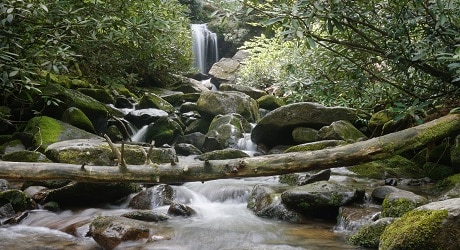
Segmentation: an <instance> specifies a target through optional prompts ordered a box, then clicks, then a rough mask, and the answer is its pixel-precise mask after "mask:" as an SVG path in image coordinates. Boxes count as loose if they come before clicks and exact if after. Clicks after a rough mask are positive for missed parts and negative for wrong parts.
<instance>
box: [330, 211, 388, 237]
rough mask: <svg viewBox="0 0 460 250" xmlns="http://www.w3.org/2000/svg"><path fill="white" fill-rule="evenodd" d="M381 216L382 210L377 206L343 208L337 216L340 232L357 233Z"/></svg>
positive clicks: (337, 227)
mask: <svg viewBox="0 0 460 250" xmlns="http://www.w3.org/2000/svg"><path fill="white" fill-rule="evenodd" d="M379 214H380V208H378V207H375V206H366V205H364V206H353V205H352V206H343V207H340V208H339V215H338V216H337V218H338V219H337V220H338V222H337V226H336V229H338V230H345V231H349V232H356V231H357V230H359V229H360V228H361V227H362V226H363V225H366V224H368V223H370V222H372V221H373V220H374V219H375V218H376V217H378V216H379Z"/></svg>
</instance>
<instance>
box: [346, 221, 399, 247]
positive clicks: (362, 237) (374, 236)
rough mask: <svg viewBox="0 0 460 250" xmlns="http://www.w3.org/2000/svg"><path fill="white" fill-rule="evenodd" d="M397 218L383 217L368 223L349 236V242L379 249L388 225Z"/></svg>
mask: <svg viewBox="0 0 460 250" xmlns="http://www.w3.org/2000/svg"><path fill="white" fill-rule="evenodd" d="M395 220H396V218H382V219H379V220H377V221H374V222H372V223H370V224H366V225H364V226H363V227H361V228H360V229H359V231H358V232H356V233H355V234H353V235H352V236H351V237H350V238H349V240H348V241H349V242H350V243H351V244H354V245H358V246H361V247H366V248H375V249H377V248H378V247H379V244H380V236H381V235H382V234H383V231H385V228H387V226H388V225H390V224H391V223H393V222H394V221H395Z"/></svg>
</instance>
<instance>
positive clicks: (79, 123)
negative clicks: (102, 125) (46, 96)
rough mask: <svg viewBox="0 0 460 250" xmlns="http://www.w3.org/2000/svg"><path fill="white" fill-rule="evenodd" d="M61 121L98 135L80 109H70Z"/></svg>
mask: <svg viewBox="0 0 460 250" xmlns="http://www.w3.org/2000/svg"><path fill="white" fill-rule="evenodd" d="M61 121H63V122H67V123H68V124H70V125H73V126H75V127H77V128H80V129H83V130H85V131H86V132H89V133H92V134H96V130H95V129H94V127H93V124H92V123H91V121H90V120H89V118H88V117H87V116H86V115H85V113H83V111H81V110H80V109H79V108H75V107H70V108H68V109H66V110H65V111H64V113H63V114H62V117H61Z"/></svg>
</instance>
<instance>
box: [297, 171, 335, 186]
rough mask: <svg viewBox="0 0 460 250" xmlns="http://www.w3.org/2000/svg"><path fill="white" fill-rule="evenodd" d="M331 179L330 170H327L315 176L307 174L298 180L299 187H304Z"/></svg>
mask: <svg viewBox="0 0 460 250" xmlns="http://www.w3.org/2000/svg"><path fill="white" fill-rule="evenodd" d="M330 177H331V170H330V169H325V170H322V171H319V172H318V173H315V174H309V173H307V174H305V176H303V177H301V178H299V179H298V180H297V185H299V186H302V185H306V184H310V183H313V182H317V181H328V180H329V178H330Z"/></svg>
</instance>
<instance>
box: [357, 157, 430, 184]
mask: <svg viewBox="0 0 460 250" xmlns="http://www.w3.org/2000/svg"><path fill="white" fill-rule="evenodd" d="M348 169H349V170H350V171H352V172H354V173H356V174H357V175H358V176H360V177H367V178H373V179H385V178H390V177H392V178H411V179H418V178H423V177H425V173H424V171H423V170H422V169H421V168H420V167H418V165H417V164H415V163H414V162H412V161H410V160H408V159H406V158H404V157H402V156H399V155H396V156H393V157H391V158H387V159H383V160H377V161H372V162H367V163H363V164H359V165H355V166H351V167H349V168H348Z"/></svg>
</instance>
